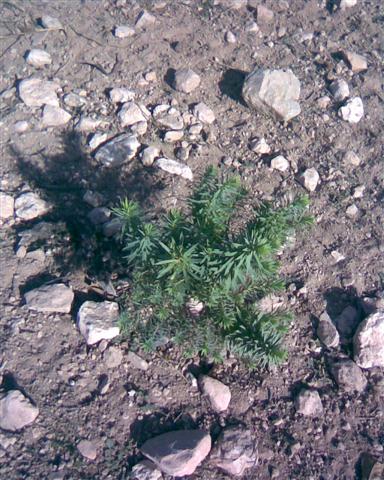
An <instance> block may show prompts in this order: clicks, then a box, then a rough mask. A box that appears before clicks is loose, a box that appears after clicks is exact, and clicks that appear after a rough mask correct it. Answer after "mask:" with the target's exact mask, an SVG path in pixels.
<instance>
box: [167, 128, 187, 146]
mask: <svg viewBox="0 0 384 480" xmlns="http://www.w3.org/2000/svg"><path fill="white" fill-rule="evenodd" d="M183 136H184V132H183V130H169V131H168V132H165V135H164V142H165V143H175V142H178V141H180V140H181V139H182V138H183Z"/></svg>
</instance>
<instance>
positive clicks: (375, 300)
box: [361, 292, 384, 316]
mask: <svg viewBox="0 0 384 480" xmlns="http://www.w3.org/2000/svg"><path fill="white" fill-rule="evenodd" d="M383 293H384V292H382V294H381V296H378V297H363V298H362V302H361V306H362V308H363V311H364V314H365V315H367V316H368V315H370V314H371V313H375V312H376V310H384V296H383Z"/></svg>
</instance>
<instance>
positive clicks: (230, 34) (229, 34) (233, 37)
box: [225, 31, 237, 43]
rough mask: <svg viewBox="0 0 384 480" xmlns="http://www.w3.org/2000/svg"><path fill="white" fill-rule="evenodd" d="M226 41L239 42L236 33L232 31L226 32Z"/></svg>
mask: <svg viewBox="0 0 384 480" xmlns="http://www.w3.org/2000/svg"><path fill="white" fill-rule="evenodd" d="M225 41H226V42H227V43H236V42H237V38H236V35H235V34H234V33H233V32H231V31H228V32H226V33H225Z"/></svg>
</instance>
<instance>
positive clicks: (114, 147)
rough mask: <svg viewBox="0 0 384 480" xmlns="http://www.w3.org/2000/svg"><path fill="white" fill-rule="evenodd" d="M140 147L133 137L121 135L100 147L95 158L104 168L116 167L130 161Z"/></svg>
mask: <svg viewBox="0 0 384 480" xmlns="http://www.w3.org/2000/svg"><path fill="white" fill-rule="evenodd" d="M139 147H140V143H139V142H138V140H137V137H136V136H135V135H131V134H123V135H119V136H118V137H115V138H114V139H113V140H111V141H109V142H108V143H106V144H104V145H102V146H101V147H100V148H99V149H98V150H97V152H96V154H95V158H96V160H98V161H99V162H100V163H102V164H103V165H104V166H106V167H117V166H120V165H122V164H123V163H125V162H126V161H128V160H131V159H132V158H133V157H134V156H135V155H136V152H137V150H138V148H139Z"/></svg>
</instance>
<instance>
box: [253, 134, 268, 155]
mask: <svg viewBox="0 0 384 480" xmlns="http://www.w3.org/2000/svg"><path fill="white" fill-rule="evenodd" d="M249 148H250V149H251V150H252V152H255V153H258V154H259V155H267V154H269V153H271V151H272V150H271V147H270V146H269V145H268V143H267V142H266V140H265V138H253V139H252V140H251V141H250V142H249Z"/></svg>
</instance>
